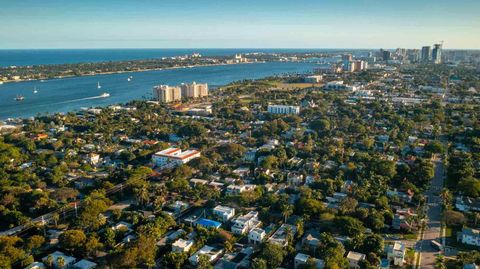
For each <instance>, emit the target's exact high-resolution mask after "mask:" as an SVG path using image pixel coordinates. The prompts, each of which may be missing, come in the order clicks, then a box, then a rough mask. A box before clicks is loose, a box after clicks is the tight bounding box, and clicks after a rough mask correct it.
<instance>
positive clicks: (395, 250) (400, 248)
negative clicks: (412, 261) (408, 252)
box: [386, 241, 405, 267]
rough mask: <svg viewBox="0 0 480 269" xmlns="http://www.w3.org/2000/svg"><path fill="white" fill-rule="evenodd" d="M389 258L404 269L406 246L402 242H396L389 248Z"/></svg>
mask: <svg viewBox="0 0 480 269" xmlns="http://www.w3.org/2000/svg"><path fill="white" fill-rule="evenodd" d="M386 250H387V258H388V259H389V260H390V261H393V264H394V265H396V266H400V267H403V263H404V262H405V244H404V243H402V242H400V241H395V243H393V245H389V246H388V247H387V249H386Z"/></svg>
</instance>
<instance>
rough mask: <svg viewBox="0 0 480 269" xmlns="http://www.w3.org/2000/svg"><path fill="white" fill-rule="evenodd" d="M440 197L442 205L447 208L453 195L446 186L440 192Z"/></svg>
mask: <svg viewBox="0 0 480 269" xmlns="http://www.w3.org/2000/svg"><path fill="white" fill-rule="evenodd" d="M440 198H442V201H443V206H444V207H445V208H449V207H450V204H451V203H452V200H453V195H452V193H451V192H450V190H449V189H447V188H443V189H442V192H441V193H440Z"/></svg>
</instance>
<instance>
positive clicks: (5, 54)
mask: <svg viewBox="0 0 480 269" xmlns="http://www.w3.org/2000/svg"><path fill="white" fill-rule="evenodd" d="M344 51H345V49H343V50H342V49H254V48H252V49H36V50H35V49H29V50H0V67H7V66H28V65H40V64H64V63H84V62H107V61H124V60H140V59H158V58H161V57H172V56H180V55H186V54H192V53H200V54H202V55H204V56H229V55H234V54H235V53H250V52H263V53H294V52H299V53H302V52H344ZM348 51H351V52H354V53H365V50H348Z"/></svg>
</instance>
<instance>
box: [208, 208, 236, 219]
mask: <svg viewBox="0 0 480 269" xmlns="http://www.w3.org/2000/svg"><path fill="white" fill-rule="evenodd" d="M213 215H215V216H216V217H217V218H219V219H220V220H222V222H224V223H225V222H227V221H229V220H230V219H231V218H233V217H234V216H235V208H231V207H228V206H221V205H217V206H216V207H214V208H213Z"/></svg>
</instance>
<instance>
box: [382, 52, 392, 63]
mask: <svg viewBox="0 0 480 269" xmlns="http://www.w3.org/2000/svg"><path fill="white" fill-rule="evenodd" d="M382 58H383V60H384V61H385V62H388V61H390V59H391V58H392V53H391V52H390V51H388V50H382Z"/></svg>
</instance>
